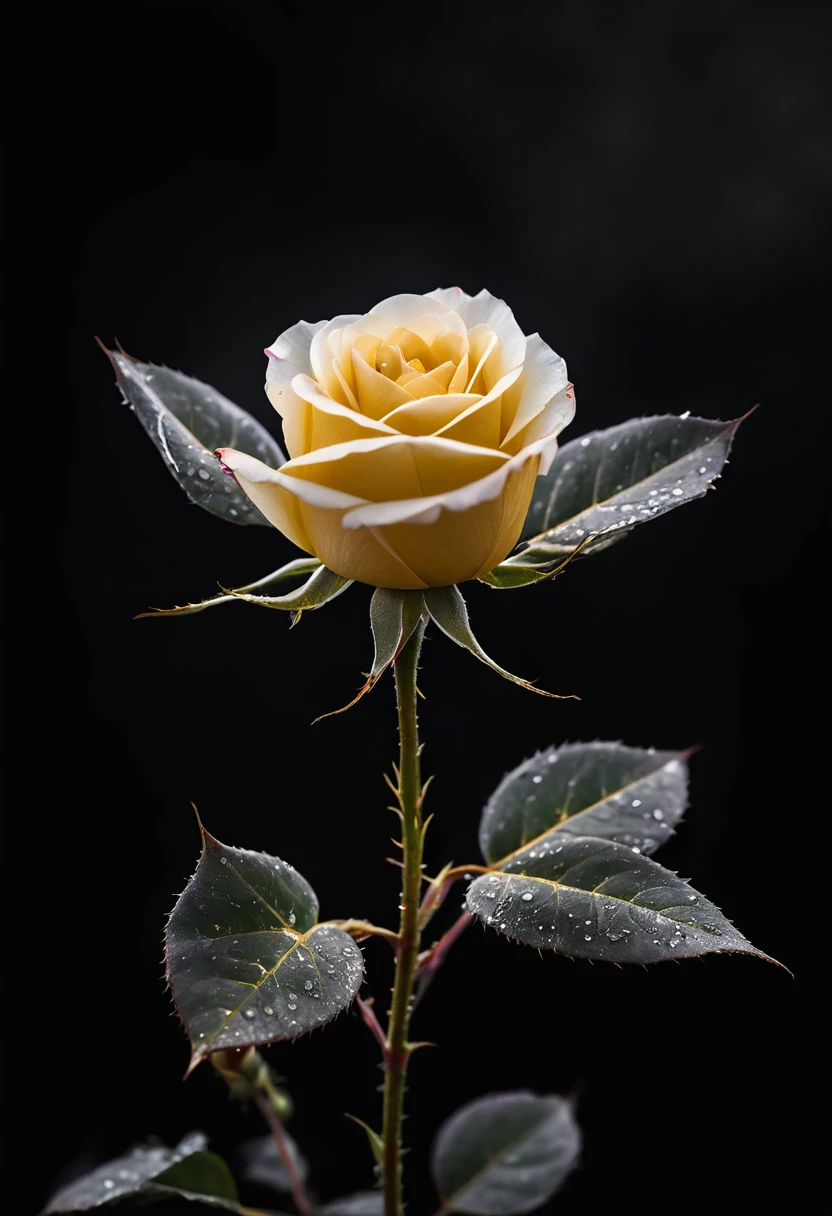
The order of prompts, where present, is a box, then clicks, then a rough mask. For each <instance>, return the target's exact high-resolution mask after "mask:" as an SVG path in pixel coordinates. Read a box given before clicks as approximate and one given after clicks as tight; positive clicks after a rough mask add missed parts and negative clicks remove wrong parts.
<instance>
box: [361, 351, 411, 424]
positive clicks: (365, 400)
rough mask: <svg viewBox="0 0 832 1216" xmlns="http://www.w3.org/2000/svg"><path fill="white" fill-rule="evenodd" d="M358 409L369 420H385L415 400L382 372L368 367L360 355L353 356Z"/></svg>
mask: <svg viewBox="0 0 832 1216" xmlns="http://www.w3.org/2000/svg"><path fill="white" fill-rule="evenodd" d="M352 363H353V372H354V374H355V384H356V392H357V396H358V407H359V409H360V410H361V413H362V414H366V415H367V417H369V418H383V417H384V416H385V415H386V414H389V413H390V411H391V410H394V409H395V408H396V407H397V406H399V405H407V404H408V403H409V402H411V401H412V400H413V398H412V397H411V396H410V393H408V392H407V390H406V389H404V388H402V386H401V385H400V384H396V381H395V380H390V379H389V378H388V377H387V376H385V375H383V374H382V373H381V372H377V371H375V370H374V369H373V368H371V367H368V366H367V364H366V363H365V362H364V360H363V359H362V358H361V356H360V355H359V354H357V353H356V352H355V351H353V354H352Z"/></svg>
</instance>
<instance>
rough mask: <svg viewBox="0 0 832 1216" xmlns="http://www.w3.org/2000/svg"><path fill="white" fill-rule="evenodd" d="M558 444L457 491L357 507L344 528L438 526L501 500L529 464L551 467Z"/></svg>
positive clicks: (539, 445) (537, 445)
mask: <svg viewBox="0 0 832 1216" xmlns="http://www.w3.org/2000/svg"><path fill="white" fill-rule="evenodd" d="M376 442H377V443H379V444H381V443H385V442H392V441H385V440H377V441H376ZM413 442H414V443H419V444H426V445H428V444H432V445H439V444H447V445H448V446H449V447H450V448H453V449H454V450H460V449H467V450H468V451H474V452H481V451H483V449H481V448H471V447H469V446H468V445H467V444H462V443H454V441H453V440H450V439H438V438H437V437H435V436H434V437H432V438H429V439H419V440H414V441H413ZM557 443H558V441H557V436H556V435H545V436H543V437H542V438H541V439H538V440H536V441H535V442H534V443H532V444H529V446H528V447H527V448H524V449H523V451H522V452H518V453H517V455H516V456H512V457H510V458H509V459H508V460H506V461H505V463H504V464H502V465H499V466H498V467H497V468H496V469H493V470H492V471H491V472H488V473H486V474H485V476H483V477H480V478H479V479H477V480H470V481H468V482H466V483H464V484H460V485H459V486H458V487H457V488H456V489H449V490H444V491H438V492H434V493H433V494H425V495H423V496H421V497H416V496H414V497H413V498H411V499H409V500H407V499H398V500H391V501H388V502H379V501H374V502H368V503H365V504H363V505H361V506H356V507H354V508H353V509H351V510H350V511H348V512H347V514H346V515H345V516H344V527H345V528H365V527H378V526H380V525H389V524H394V523H404V522H412V523H420V524H432V523H435V522H436V520H437V519H438V518H439V516H440V515H441V513H442V512H443V511H452V512H460V511H462V512H465V511H469V510H470V509H471V508H472V507H475V506H478V505H479V504H480V503H483V502H491V501H493V500H494V499H496V498H498V497H499V496H500V494H501V493H502V491H503V487H504V485H505V482H506V478H507V477H508V476H509V475H511V474H512V473H516V472H517V471H518V470H519V469H521V468H523V467H524V466H525V465H526V463H527V462H528V461H529V460H531V461H533V462H534V465H535V470H536V471H537V470H538V467H539V466H542V465H543V464H544V462H546V461H548V463H549V464H551V461H552V459H553V457H554V453H555V451H556V450H557ZM436 450H437V449H436V448H434V449H432V451H434V452H435V451H436ZM294 463H295V462H294V461H291V462H290V464H284V465H283V470H286V469H288V468H289V467H290V465H291V464H294ZM438 534H439V533H437V535H438ZM500 560H502V559H500Z"/></svg>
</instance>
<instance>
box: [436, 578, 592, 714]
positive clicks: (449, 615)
mask: <svg viewBox="0 0 832 1216" xmlns="http://www.w3.org/2000/svg"><path fill="white" fill-rule="evenodd" d="M424 598H425V607H426V608H427V610H428V612H429V613H430V616H431V620H433V621H435V623H436V624H437V625H438V626H439V628H440V629H441V630H442V632H443V633H445V634H447V636H448V637H449V638H450V639H451V640H452V641H454V642H456V644H457V645H458V646H462V647H464V648H465V650H469V651H470V652H471V654H472V655H474V656H475V657H476V658H478V659H479V660H480V662H481V663H485V664H487V666H488V667H490V668H491V669H492V671H496V672H497V674H498V675H501V676H503V678H504V679H506V680H511V681H512V683H513V684H519V685H520V687H521V688H527V689H528V690H529V692H536V693H539V694H540V695H541V696H542V697H554V698H556V699H557V700H569V699H570V698H571V696H572V694H567V695H566V696H561V695H560V694H558V693H554V692H545V691H544V690H543V689H542V688H536V687H535V685H534V684H530V683H529V682H528V680H521V679H520V677H519V676H513V675H512V674H511V672H510V671H506V670H505V669H504V668H502V667H499V666H498V665H497V664H496V663H495V662H494V660H493V659H490V658H489V657H488V655H487V654H486V653H485V651H484V650H483V648H482V647H481V646H480V644H479V642H478V641H477V639H476V638H475V637H474V634H473V632H472V630H471V624H470V622H469V620H468V610H467V608H466V607H465V600H464V599H463V598H462V594H461V592H460V590H459V588H458V587H430V588H429V589H428V590H427V591H425V592H424Z"/></svg>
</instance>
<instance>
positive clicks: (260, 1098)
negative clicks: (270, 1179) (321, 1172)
mask: <svg viewBox="0 0 832 1216" xmlns="http://www.w3.org/2000/svg"><path fill="white" fill-rule="evenodd" d="M255 1101H256V1102H257V1105H258V1106H259V1108H260V1113H261V1114H262V1116H263V1118H264V1119H265V1120H266V1122H267V1123H268V1125H269V1131H270V1132H271V1133H272V1138H273V1139H274V1142H275V1145H276V1147H277V1151H278V1154H279V1155H280V1160H281V1161H282V1162H283V1164H284V1166H285V1167H286V1173H287V1174H288V1175H289V1184H290V1186H291V1188H292V1198H293V1199H294V1201H295V1207H296V1208H297V1210H298V1212H299V1213H300V1216H312V1207H311V1204H310V1203H309V1200H308V1198H307V1197H306V1191H305V1189H304V1185H303V1183H302V1182H301V1179H300V1175H299V1174H298V1171H297V1169H296V1167H295V1160H294V1157H293V1156H292V1154H291V1153H290V1152H289V1146H288V1144H287V1143H286V1137H285V1136H284V1134H283V1124H282V1123H281V1122H280V1119H278V1117H277V1115H276V1114H275V1112H274V1110H273V1108H272V1104H271V1102H270V1101H269V1099H268V1098H267V1097H266V1095H265V1094H261V1093H258V1094H255Z"/></svg>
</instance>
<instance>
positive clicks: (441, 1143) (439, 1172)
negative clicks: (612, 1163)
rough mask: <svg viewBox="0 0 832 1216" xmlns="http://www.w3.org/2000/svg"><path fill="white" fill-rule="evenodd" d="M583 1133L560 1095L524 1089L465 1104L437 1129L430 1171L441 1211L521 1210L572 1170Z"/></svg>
mask: <svg viewBox="0 0 832 1216" xmlns="http://www.w3.org/2000/svg"><path fill="white" fill-rule="evenodd" d="M580 1150H581V1133H580V1130H579V1128H578V1125H577V1123H576V1122H575V1117H574V1115H573V1114H572V1108H571V1106H570V1105H569V1103H568V1102H566V1101H564V1099H563V1098H558V1097H556V1096H555V1095H551V1096H548V1097H545V1098H538V1097H537V1096H536V1095H535V1094H532V1093H529V1092H528V1091H525V1090H521V1091H519V1092H517V1093H510V1094H493V1095H490V1096H489V1097H487V1098H479V1099H478V1100H477V1101H476V1102H470V1103H469V1104H468V1105H467V1106H463V1107H462V1108H461V1109H460V1110H458V1111H457V1112H456V1114H454V1115H452V1116H451V1118H450V1119H448V1121H447V1123H445V1124H444V1125H443V1126H442V1127H441V1128H440V1130H439V1134H438V1135H437V1137H436V1143H435V1144H434V1148H433V1175H434V1178H435V1180H436V1185H437V1187H438V1189H439V1193H440V1195H441V1196H442V1198H443V1209H442V1210H443V1211H446V1212H469V1213H471V1214H472V1216H519V1214H520V1213H523V1212H533V1211H534V1210H535V1209H536V1208H539V1207H540V1205H541V1204H542V1203H545V1202H546V1200H547V1199H549V1198H550V1197H551V1196H552V1195H554V1193H555V1191H556V1190H557V1189H558V1187H559V1186H561V1184H562V1183H563V1181H564V1180H565V1179H566V1177H567V1176H568V1175H569V1174H570V1173H571V1171H572V1170H573V1169H574V1168H575V1165H576V1164H577V1161H578V1154H579V1153H580Z"/></svg>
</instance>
